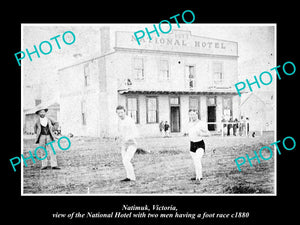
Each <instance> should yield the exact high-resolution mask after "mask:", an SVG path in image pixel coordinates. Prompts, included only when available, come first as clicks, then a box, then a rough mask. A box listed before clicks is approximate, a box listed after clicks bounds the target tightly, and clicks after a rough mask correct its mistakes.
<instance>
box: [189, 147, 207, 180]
mask: <svg viewBox="0 0 300 225" xmlns="http://www.w3.org/2000/svg"><path fill="white" fill-rule="evenodd" d="M190 153H191V156H192V159H193V162H194V166H195V171H196V180H200V179H201V178H202V156H203V154H204V150H203V148H198V149H197V150H196V152H191V151H190Z"/></svg>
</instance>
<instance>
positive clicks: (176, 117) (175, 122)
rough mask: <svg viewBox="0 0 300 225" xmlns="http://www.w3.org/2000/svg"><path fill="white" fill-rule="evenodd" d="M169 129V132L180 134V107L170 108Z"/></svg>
mask: <svg viewBox="0 0 300 225" xmlns="http://www.w3.org/2000/svg"><path fill="white" fill-rule="evenodd" d="M170 114H171V115H170V127H171V132H180V107H179V106H171V107H170Z"/></svg>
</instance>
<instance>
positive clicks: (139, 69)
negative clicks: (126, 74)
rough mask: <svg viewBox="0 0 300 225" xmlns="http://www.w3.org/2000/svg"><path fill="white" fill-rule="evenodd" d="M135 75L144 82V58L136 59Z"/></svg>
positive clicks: (134, 64)
mask: <svg viewBox="0 0 300 225" xmlns="http://www.w3.org/2000/svg"><path fill="white" fill-rule="evenodd" d="M133 73H134V74H133V75H134V78H135V79H137V80H144V78H145V76H144V60H143V59H142V58H134V60H133Z"/></svg>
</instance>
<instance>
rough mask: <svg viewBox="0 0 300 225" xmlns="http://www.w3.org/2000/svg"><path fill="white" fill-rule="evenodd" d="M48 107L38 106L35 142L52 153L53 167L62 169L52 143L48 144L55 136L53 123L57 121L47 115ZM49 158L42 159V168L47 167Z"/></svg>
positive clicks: (48, 152)
mask: <svg viewBox="0 0 300 225" xmlns="http://www.w3.org/2000/svg"><path fill="white" fill-rule="evenodd" d="M47 111H48V109H47V108H46V107H42V106H40V107H38V109H37V110H36V112H35V114H37V115H39V118H38V120H37V121H36V123H35V125H34V133H35V134H36V139H35V143H36V144H39V146H42V147H44V148H45V149H46V150H47V154H48V155H50V164H51V168H52V169H56V170H57V169H58V170H59V169H60V168H59V167H58V166H57V160H56V155H55V154H54V153H53V150H52V149H51V146H50V145H46V144H47V143H49V142H51V141H53V140H54V138H55V134H54V132H53V125H54V124H55V121H54V120H52V119H50V118H48V117H46V113H47ZM47 165H48V159H47V158H46V159H44V160H42V167H41V170H44V169H47Z"/></svg>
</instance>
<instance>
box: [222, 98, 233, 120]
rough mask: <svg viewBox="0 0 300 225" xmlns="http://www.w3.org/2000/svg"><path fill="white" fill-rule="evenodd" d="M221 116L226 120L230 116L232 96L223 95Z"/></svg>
mask: <svg viewBox="0 0 300 225" xmlns="http://www.w3.org/2000/svg"><path fill="white" fill-rule="evenodd" d="M223 116H224V119H226V120H228V119H230V117H231V116H232V97H231V96H226V97H225V96H224V97H223Z"/></svg>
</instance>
